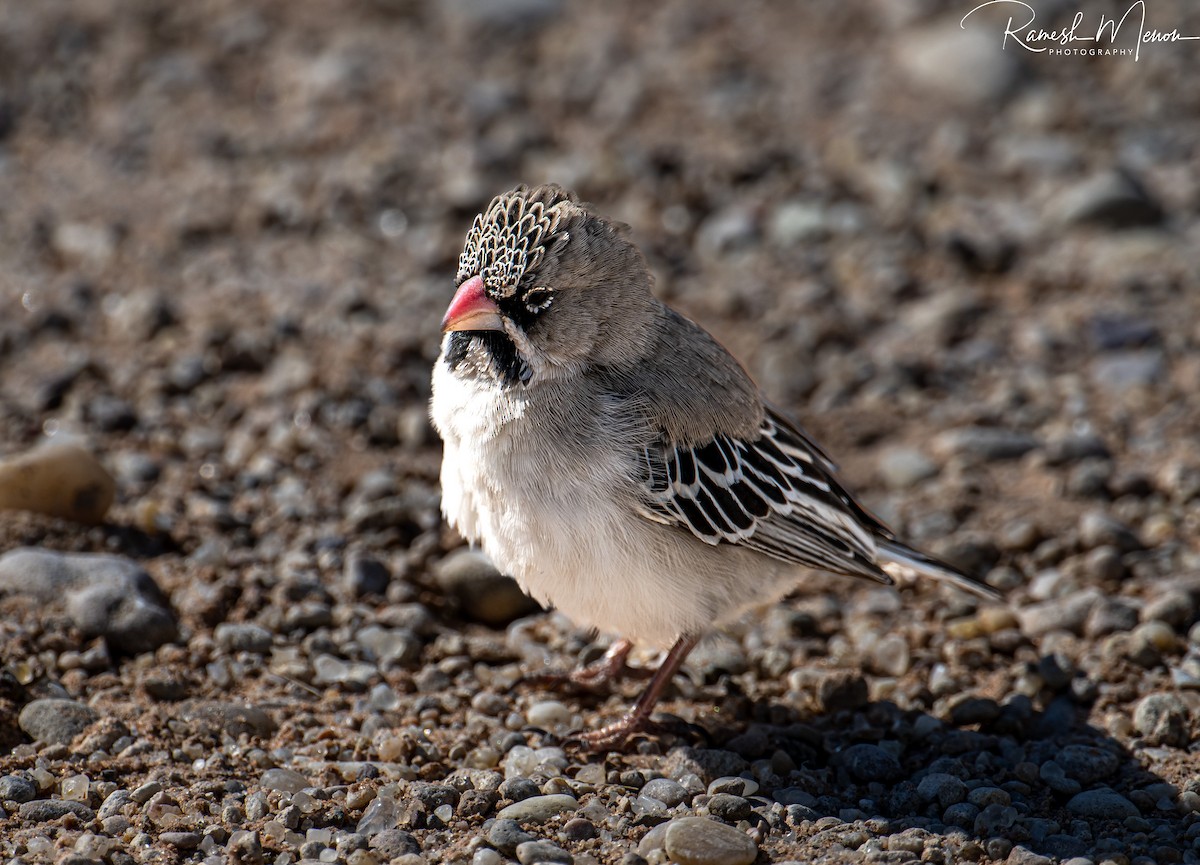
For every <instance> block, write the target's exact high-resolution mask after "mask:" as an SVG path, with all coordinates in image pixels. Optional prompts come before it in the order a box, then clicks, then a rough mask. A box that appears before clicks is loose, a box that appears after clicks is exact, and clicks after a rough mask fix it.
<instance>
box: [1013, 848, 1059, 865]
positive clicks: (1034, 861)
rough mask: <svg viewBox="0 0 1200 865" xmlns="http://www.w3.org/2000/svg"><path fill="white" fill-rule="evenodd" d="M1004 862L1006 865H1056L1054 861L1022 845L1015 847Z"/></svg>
mask: <svg viewBox="0 0 1200 865" xmlns="http://www.w3.org/2000/svg"><path fill="white" fill-rule="evenodd" d="M1004 861H1005V863H1006V865H1054V860H1053V859H1050V858H1049V857H1046V856H1042V855H1041V854H1039V853H1034V852H1033V851H1032V850H1029V849H1028V848H1026V847H1022V846H1020V845H1018V846H1016V847H1013V848H1012V850H1011V851H1009V854H1008V858H1007V859H1006V860H1004Z"/></svg>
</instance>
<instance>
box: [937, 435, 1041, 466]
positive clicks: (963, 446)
mask: <svg viewBox="0 0 1200 865" xmlns="http://www.w3.org/2000/svg"><path fill="white" fill-rule="evenodd" d="M1037 446H1038V440H1037V439H1036V438H1034V437H1033V436H1031V435H1029V434H1028V433H1023V432H1020V431H1017V430H1007V429H1001V428H999V427H961V428H959V429H952V430H947V431H946V432H944V433H941V434H939V435H938V436H937V437H936V438H935V439H934V440H933V447H934V450H935V452H937V453H938V454H940V455H942V456H947V457H949V456H958V457H964V458H968V459H972V460H979V461H983V462H993V461H998V460H1010V459H1016V458H1017V457H1020V456H1024V455H1025V454H1027V453H1028V452H1029V451H1031V450H1033V449H1034V448H1036V447H1037Z"/></svg>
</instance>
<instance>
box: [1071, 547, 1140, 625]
mask: <svg viewBox="0 0 1200 865" xmlns="http://www.w3.org/2000/svg"><path fill="white" fill-rule="evenodd" d="M1101 549H1109V548H1107V547H1101ZM1137 623H1138V611H1137V608H1136V607H1134V606H1133V605H1132V604H1130V603H1128V602H1127V601H1124V600H1122V599H1121V598H1101V599H1100V600H1099V601H1098V602H1097V603H1096V605H1095V606H1094V607H1092V609H1091V611H1089V613H1088V617H1087V620H1086V621H1085V622H1084V625H1083V633H1084V635H1085V636H1087V637H1091V638H1093V639H1094V638H1096V637H1104V636H1107V635H1109V634H1117V633H1123V632H1125V631H1129V630H1132V629H1133V628H1134V627H1136V626H1137Z"/></svg>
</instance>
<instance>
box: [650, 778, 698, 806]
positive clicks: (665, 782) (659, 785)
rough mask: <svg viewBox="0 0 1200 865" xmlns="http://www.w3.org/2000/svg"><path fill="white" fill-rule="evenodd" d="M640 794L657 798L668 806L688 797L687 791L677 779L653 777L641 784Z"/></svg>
mask: <svg viewBox="0 0 1200 865" xmlns="http://www.w3.org/2000/svg"><path fill="white" fill-rule="evenodd" d="M641 795H643V796H648V797H650V798H651V799H657V800H658V801H659V802H662V803H663V804H664V805H666V806H667V807H668V808H674V807H675V806H676V805H678V804H680V803H681V802H683V801H684V800H685V799H686V798H687V797H688V792H687V790H686V789H685V788H684V786H683V785H682V784H680V783H679V782H678V781H672V780H671V779H670V778H653V779H651V780H649V781H647V782H646V783H645V784H644V785H643V786H642V789H641Z"/></svg>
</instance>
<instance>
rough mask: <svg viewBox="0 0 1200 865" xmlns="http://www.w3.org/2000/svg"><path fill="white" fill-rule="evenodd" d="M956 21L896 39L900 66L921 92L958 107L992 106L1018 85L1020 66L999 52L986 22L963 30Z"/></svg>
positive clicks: (920, 29)
mask: <svg viewBox="0 0 1200 865" xmlns="http://www.w3.org/2000/svg"><path fill="white" fill-rule="evenodd" d="M977 17H978V16H977ZM953 18H954V20H945V21H940V22H937V23H933V24H929V25H925V26H922V27H919V28H913V29H911V30H909V31H907V32H905V33H904V34H903V35H901V36H899V37H898V38H896V39H895V40H894V42H893V51H894V59H895V63H896V66H897V67H898V68H899V70H900V72H901V74H902V75H903V76H904V77H905V78H907V79H908V80H909V81H910V82H911V83H912V84H914V85H915V86H917V87H919V88H920V89H921V90H922V91H926V92H929V93H932V94H934V95H936V96H941V97H944V98H946V99H948V100H949V101H951V102H954V103H956V104H959V105H964V106H966V105H991V104H993V103H995V102H996V101H997V100H999V99H1000V98H1001V97H1003V96H1004V95H1005V94H1006V93H1008V92H1009V91H1010V90H1011V89H1012V88H1013V86H1014V85H1015V84H1016V83H1017V81H1018V80H1019V79H1020V72H1021V67H1020V65H1019V63H1018V62H1017V60H1016V59H1015V58H1014V57H1013V56H1012V55H1011V54H1009V53H1008V52H1005V51H997V50H995V40H994V38H993V34H991V33H989V32H988V30H987V28H986V26H984V24H983V23H982V22H979V21H973V22H964V26H961V27H960V26H959V21H958V16H957V15H955V16H953ZM971 25H974V26H971Z"/></svg>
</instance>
